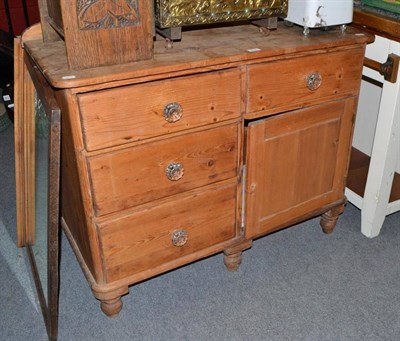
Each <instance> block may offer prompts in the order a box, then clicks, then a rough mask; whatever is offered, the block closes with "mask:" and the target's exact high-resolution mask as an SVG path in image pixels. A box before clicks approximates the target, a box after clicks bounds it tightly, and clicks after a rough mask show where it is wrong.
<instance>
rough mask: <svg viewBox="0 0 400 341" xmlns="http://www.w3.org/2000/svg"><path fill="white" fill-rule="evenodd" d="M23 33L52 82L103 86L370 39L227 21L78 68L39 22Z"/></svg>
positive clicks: (353, 34) (27, 47) (28, 48)
mask: <svg viewBox="0 0 400 341" xmlns="http://www.w3.org/2000/svg"><path fill="white" fill-rule="evenodd" d="M22 39H23V44H24V47H25V50H26V51H27V52H28V54H29V55H30V56H31V57H32V58H33V59H34V60H35V62H36V64H37V66H38V68H39V69H40V70H41V72H42V73H43V74H44V76H45V77H46V78H47V80H48V81H49V83H50V84H51V85H52V86H53V87H55V88H75V87H85V86H91V85H97V86H100V87H102V86H101V84H104V86H105V84H106V83H107V84H110V83H113V82H122V83H124V81H126V80H130V81H132V79H134V78H143V77H145V78H147V79H152V78H153V79H154V78H158V77H161V76H168V74H171V75H172V74H174V75H176V74H179V72H181V73H182V72H183V73H184V72H188V71H187V70H188V69H192V70H193V69H209V70H212V69H214V68H221V67H223V66H225V65H226V67H228V66H234V65H235V64H237V63H240V62H241V61H243V60H247V61H250V60H254V61H257V60H258V59H261V58H269V57H271V58H273V57H279V56H282V55H290V54H293V53H299V52H309V51H315V50H324V49H329V48H337V47H341V46H349V45H354V44H363V43H365V42H371V41H373V37H372V36H371V35H368V34H366V33H362V32H361V31H359V30H356V29H354V28H349V29H348V31H347V32H346V33H344V34H342V33H341V32H340V30H332V31H323V30H319V29H312V30H311V32H310V34H309V36H307V37H305V36H304V35H303V33H302V28H300V27H297V26H294V27H286V26H284V25H283V23H279V25H278V29H277V30H274V31H271V32H270V34H269V35H265V34H263V33H261V32H260V30H259V28H258V27H256V26H254V25H240V26H227V27H219V28H212V29H198V30H193V31H186V32H183V35H182V41H180V42H174V45H173V48H172V49H166V48H165V40H164V39H163V38H160V37H158V38H157V41H155V43H154V57H153V58H152V59H149V60H146V61H140V62H135V63H127V64H120V65H115V66H107V67H97V68H91V69H86V70H79V71H77V70H69V69H68V66H67V59H66V52H65V44H64V42H63V41H58V42H47V43H44V42H43V41H42V39H41V33H40V27H38V26H33V27H32V28H30V29H28V30H27V31H26V32H25V33H24V35H23V37H22Z"/></svg>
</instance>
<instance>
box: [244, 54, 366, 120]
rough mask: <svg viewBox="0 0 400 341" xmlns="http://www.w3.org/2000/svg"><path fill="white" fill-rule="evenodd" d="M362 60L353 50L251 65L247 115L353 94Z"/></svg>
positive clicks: (359, 76) (287, 108) (356, 87)
mask: <svg viewBox="0 0 400 341" xmlns="http://www.w3.org/2000/svg"><path fill="white" fill-rule="evenodd" d="M363 58H364V49H363V48H357V49H350V50H346V51H340V52H331V53H326V54H318V55H313V56H306V57H301V58H294V59H289V60H284V61H276V62H270V63H263V64H257V65H252V66H250V67H249V69H248V82H249V83H248V84H249V87H248V94H247V112H248V113H254V112H258V111H266V113H275V112H278V111H280V110H282V108H283V107H285V110H289V109H293V108H296V107H300V106H303V105H306V104H309V103H312V102H315V101H319V100H321V99H324V100H326V99H328V98H329V97H337V96H340V95H343V94H356V93H357V92H358V89H359V84H360V79H361V72H362V65H361V63H360V60H362V59H363ZM263 114H265V113H263Z"/></svg>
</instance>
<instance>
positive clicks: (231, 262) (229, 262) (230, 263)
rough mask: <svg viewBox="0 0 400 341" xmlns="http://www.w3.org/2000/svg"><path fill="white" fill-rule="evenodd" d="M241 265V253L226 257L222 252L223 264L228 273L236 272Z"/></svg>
mask: <svg viewBox="0 0 400 341" xmlns="http://www.w3.org/2000/svg"><path fill="white" fill-rule="evenodd" d="M241 263H242V251H240V252H238V253H234V254H232V255H227V254H226V253H225V252H224V264H225V266H226V268H227V269H228V271H230V272H234V271H237V270H238V269H239V266H240V264H241Z"/></svg>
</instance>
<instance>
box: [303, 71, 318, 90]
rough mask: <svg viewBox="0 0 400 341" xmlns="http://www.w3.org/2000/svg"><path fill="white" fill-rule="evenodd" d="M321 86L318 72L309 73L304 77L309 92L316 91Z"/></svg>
mask: <svg viewBox="0 0 400 341" xmlns="http://www.w3.org/2000/svg"><path fill="white" fill-rule="evenodd" d="M321 84H322V76H321V75H320V74H319V72H313V73H310V74H309V75H308V76H307V77H306V85H307V88H308V89H309V90H311V91H314V90H317V89H318V88H319V87H320V86H321Z"/></svg>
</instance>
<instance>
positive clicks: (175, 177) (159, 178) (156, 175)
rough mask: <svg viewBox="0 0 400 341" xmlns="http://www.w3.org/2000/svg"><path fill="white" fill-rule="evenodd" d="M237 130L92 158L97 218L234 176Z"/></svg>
mask: <svg viewBox="0 0 400 341" xmlns="http://www.w3.org/2000/svg"><path fill="white" fill-rule="evenodd" d="M238 129H239V126H238V124H231V125H227V126H222V127H219V128H214V129H210V130H206V131H201V132H197V133H191V134H185V135H181V136H177V137H174V138H171V139H167V140H162V141H157V142H153V143H147V144H143V145H140V146H137V147H133V148H128V149H124V150H121V151H116V152H113V153H109V154H105V155H101V156H96V157H91V158H89V159H88V163H89V170H90V176H91V182H92V194H93V200H94V206H95V211H96V214H97V215H98V216H99V215H103V214H107V213H111V212H115V211H120V210H124V209H126V208H129V207H132V206H135V205H138V204H142V203H145V202H149V201H152V200H155V199H159V198H162V197H166V196H169V195H172V194H177V193H180V192H182V191H186V190H190V189H193V188H196V187H200V186H204V185H207V184H210V183H213V182H217V181H221V180H224V179H228V178H231V177H235V176H236V174H237V167H238V160H237V159H238V142H237V140H238Z"/></svg>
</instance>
